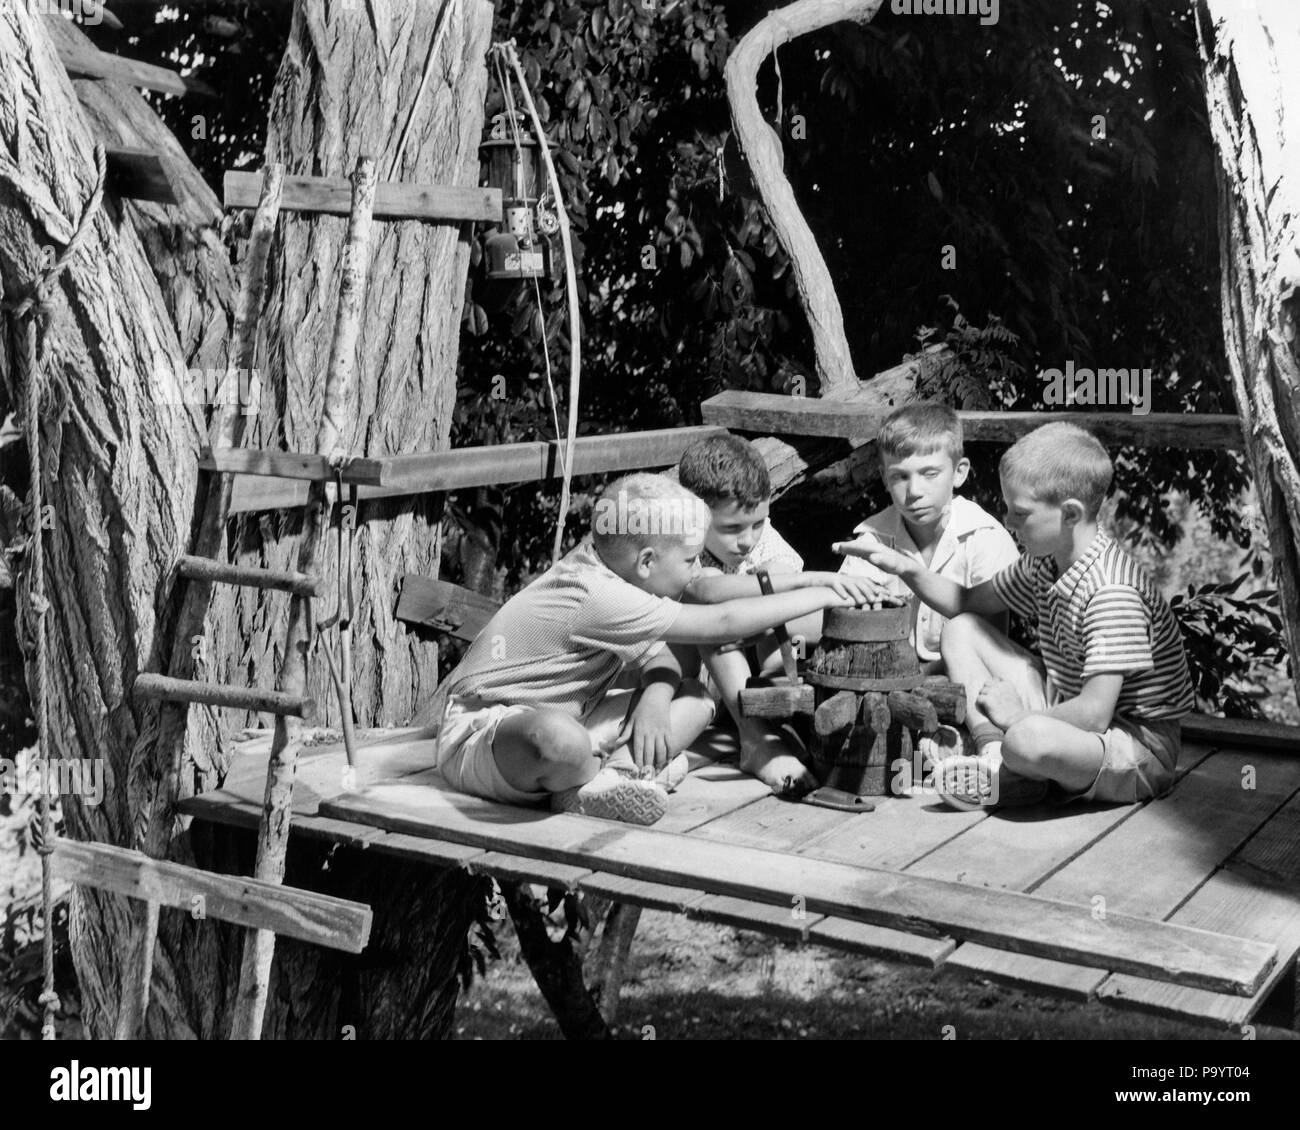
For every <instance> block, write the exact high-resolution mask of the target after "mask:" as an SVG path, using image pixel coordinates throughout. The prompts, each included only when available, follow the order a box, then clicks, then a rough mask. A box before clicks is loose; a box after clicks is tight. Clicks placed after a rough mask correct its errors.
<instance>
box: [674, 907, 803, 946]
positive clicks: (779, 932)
mask: <svg viewBox="0 0 1300 1130" xmlns="http://www.w3.org/2000/svg"><path fill="white" fill-rule="evenodd" d="M686 917H687V918H697V919H699V920H700V921H701V922H716V923H718V924H720V925H722V926H735V927H737V928H738V929H741V930H756V931H758V932H759V933H761V934H767V935H768V936H769V937H773V938H778V939H780V940H781V941H783V942H788V943H791V944H793V945H803V943H804V942H806V941H807V940H808V931H809V930H810V929H811V928H812V927H813V926H815V925H817V924H818V923H820V922H822V921H824V920H825V917H826V916H825V915H823V914H810V913H808V912H807V911H804V910H799V908H797V907H794V906H771V905H770V904H767V903H761V902H752V901H751V900H749V899H738V898H732V897H731V896H730V895H705V896H704V898H702V899H701V900H700V901H699V902H698V903H696V904H695V905H694V906H692V907H690V908H689V909H688V910H687V911H686Z"/></svg>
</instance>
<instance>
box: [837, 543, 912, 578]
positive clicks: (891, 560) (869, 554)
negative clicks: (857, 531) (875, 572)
mask: <svg viewBox="0 0 1300 1130" xmlns="http://www.w3.org/2000/svg"><path fill="white" fill-rule="evenodd" d="M831 549H832V550H833V551H834V552H836V553H838V554H839V555H840V556H841V557H860V558H862V560H863V561H869V562H871V564H872V565H874V566H875V567H876V568H877V569H879V570H880V571H881V572H883V573H889V574H892V575H893V576H895V577H897V576H900V575H901V574H902V572H903V570H904V569H906V568H907V566H908V565H909V564H910V559H909V558H907V557H905V556H904V555H903V554H901V553H899V552H898V550H896V549H890V548H889V546H887V545H885V543H884V542H882V541H879V540H878V539H876V538H875V537H873V536H872V535H871V534H863V535H862V536H861V537H859V538H855V539H854V540H853V541H837V542H835V544H834V545H832V546H831Z"/></svg>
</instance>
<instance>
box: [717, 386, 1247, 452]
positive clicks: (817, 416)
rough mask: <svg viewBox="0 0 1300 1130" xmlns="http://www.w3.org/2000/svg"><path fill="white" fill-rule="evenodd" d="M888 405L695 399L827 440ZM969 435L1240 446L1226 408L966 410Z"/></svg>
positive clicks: (864, 423) (734, 394)
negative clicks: (1079, 431)
mask: <svg viewBox="0 0 1300 1130" xmlns="http://www.w3.org/2000/svg"><path fill="white" fill-rule="evenodd" d="M891 410H892V409H890V408H887V407H883V406H881V405H879V404H873V403H870V402H868V401H863V400H859V399H857V398H849V399H835V400H823V399H821V398H819V397H809V396H804V397H798V396H782V395H779V394H776V393H766V392H741V391H739V390H736V389H730V390H728V391H726V392H722V393H719V394H718V395H717V396H714V397H711V398H710V399H708V400H706V401H705V402H704V403H703V404H701V405H700V412H701V414H702V415H703V417H704V420H705V422H706V423H709V424H717V425H719V426H721V427H724V428H732V429H734V430H736V431H745V432H758V433H762V434H763V435H806V436H822V437H825V438H830V439H858V440H867V439H874V438H875V435H876V433H877V432H878V431H879V430H880V424H881V421H882V420H883V419H884V418H885V416H886V415H888V414H889V412H890V411H891ZM957 415H958V416H960V417H961V421H962V426H963V430H964V431H965V435H966V439H967V440H972V441H985V442H990V443H1014V442H1015V441H1016V440H1017V439H1019V438H1020V437H1021V436H1023V435H1025V434H1026V433H1028V432H1031V431H1033V430H1034V429H1035V428H1038V427H1041V426H1042V425H1043V424H1050V423H1053V422H1055V421H1061V420H1064V421H1067V422H1068V423H1072V424H1078V425H1079V426H1080V427H1081V428H1087V429H1088V430H1089V431H1090V432H1092V433H1093V434H1094V435H1095V436H1096V437H1097V438H1098V439H1099V440H1101V442H1102V443H1104V444H1108V445H1111V446H1116V445H1120V444H1132V445H1135V446H1142V447H1178V448H1184V449H1188V450H1190V449H1195V448H1235V447H1241V446H1242V436H1241V421H1240V419H1239V418H1238V417H1236V416H1229V415H1195V416H1187V415H1181V414H1178V413H1171V412H1152V413H1150V414H1148V415H1146V416H1135V415H1132V414H1131V413H1128V412H966V411H961V412H958V413H957Z"/></svg>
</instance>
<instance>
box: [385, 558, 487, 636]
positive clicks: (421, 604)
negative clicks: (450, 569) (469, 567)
mask: <svg viewBox="0 0 1300 1130" xmlns="http://www.w3.org/2000/svg"><path fill="white" fill-rule="evenodd" d="M500 607H501V602H500V601H496V600H493V599H492V598H491V597H490V596H484V595H483V594H482V593H477V592H474V590H473V589H467V588H463V587H462V586H460V585H454V584H452V583H451V582H450V581H444V580H441V579H434V578H432V577H422V576H420V575H419V574H418V573H404V574H403V575H402V590H401V593H400V595H399V596H398V598H397V608H396V609H395V610H394V612H393V615H394V616H395V617H396V618H397V619H398V620H403V621H406V622H407V623H412V624H422V625H424V626H425V627H428V628H434V629H437V630H438V631H442V632H449V633H450V634H451V635H453V636H455V637H456V638H457V639H459V640H465V641H466V642H467V643H471V642H473V640H474V639H475V637H476V636H478V634H479V632H481V631H482V630H483V629H484V628H485V627H487V623H488V621H489V620H491V619H492V617H493V616H495V615H496V614H497V610H498V609H499V608H500Z"/></svg>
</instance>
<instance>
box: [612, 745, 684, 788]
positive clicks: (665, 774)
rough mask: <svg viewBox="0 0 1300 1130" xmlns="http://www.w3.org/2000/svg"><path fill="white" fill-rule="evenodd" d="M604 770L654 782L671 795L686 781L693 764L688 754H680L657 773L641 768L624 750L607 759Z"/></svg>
mask: <svg viewBox="0 0 1300 1130" xmlns="http://www.w3.org/2000/svg"><path fill="white" fill-rule="evenodd" d="M602 768H604V769H612V770H613V771H614V772H615V773H620V774H622V775H623V776H624V777H634V778H637V779H639V780H643V781H644V780H650V781H653V782H654V783H655V784H656V785H662V786H663V787H664V788H665V789H667V790H668V791H669V792H670V793H671V792H675V791H676V790H677V786H678V785H680V784H681V783H682V782H683V781H684V780H686V774H687V773H689V772H690V771H691V763H690V760H689V759H688V758H687V756H686V754H684V753H679V754H678V755H677V756H676V757H674V758H673V759H672V760H671V761H670V762H668V764H667V765H665V766H664V767H663V768H662V769H660V770H659V772H658V773H655V772H653V771H652V770H649V769H641V768H639V767H638V766H637V764H636V762H635V761H633V760H632V755H631V754H630V753H628V752H627V750H626V749H623V750H620V751H619V752H618V753H616V754H614V755H613V756H612V757H609V758H607V759H606V761H605V764H604V765H603V766H602Z"/></svg>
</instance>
